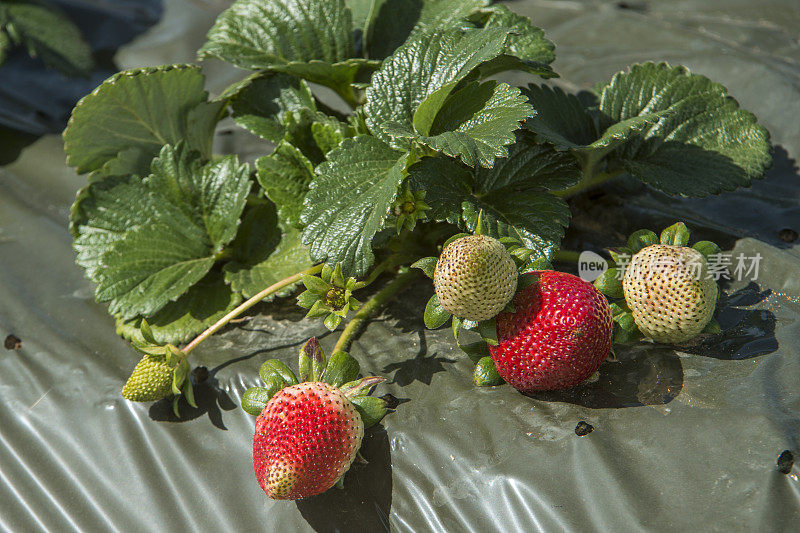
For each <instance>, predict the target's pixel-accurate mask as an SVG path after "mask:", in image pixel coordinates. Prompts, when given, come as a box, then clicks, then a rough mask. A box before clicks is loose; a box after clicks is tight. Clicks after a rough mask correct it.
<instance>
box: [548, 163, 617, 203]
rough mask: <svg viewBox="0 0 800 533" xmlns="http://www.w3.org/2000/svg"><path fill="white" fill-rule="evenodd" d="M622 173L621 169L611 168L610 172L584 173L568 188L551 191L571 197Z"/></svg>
mask: <svg viewBox="0 0 800 533" xmlns="http://www.w3.org/2000/svg"><path fill="white" fill-rule="evenodd" d="M620 174H622V170H613V171H610V172H600V173H598V174H595V175H593V176H588V175H585V176H584V178H583V179H582V180H581V181H580V182H578V183H576V184H575V185H573V186H572V187H570V188H568V189H564V190H563V191H553V194H555V195H556V196H560V197H561V198H565V199H566V198H572V197H573V196H575V195H577V194H579V193H582V192H583V191H586V190H588V189H593V188H595V187H597V186H598V185H601V184H603V183H605V182H607V181H610V180H612V179H614V178H616V177H617V176H619V175H620Z"/></svg>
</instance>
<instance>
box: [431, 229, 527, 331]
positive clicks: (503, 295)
mask: <svg viewBox="0 0 800 533" xmlns="http://www.w3.org/2000/svg"><path fill="white" fill-rule="evenodd" d="M433 286H434V288H435V289H436V296H437V297H438V299H439V303H440V304H441V305H442V307H444V308H445V309H446V310H447V311H449V312H450V313H452V314H453V315H455V316H457V317H459V318H465V319H467V320H475V321H481V320H488V319H490V318H492V317H494V316H496V315H497V314H498V313H499V312H500V311H502V310H503V308H505V306H506V305H508V302H510V301H511V298H512V297H513V296H514V292H515V291H516V290H517V267H516V264H515V263H514V260H513V259H512V258H511V255H510V254H509V253H508V251H507V250H506V249H505V247H504V246H503V245H502V243H500V241H498V240H497V239H493V238H492V237H487V236H485V235H470V236H467V237H461V238H460V239H456V240H454V241H453V242H451V243H450V244H448V245H447V246H446V247H445V249H444V250H443V251H442V255H441V256H440V257H439V261H438V262H437V263H436V270H435V271H434V274H433Z"/></svg>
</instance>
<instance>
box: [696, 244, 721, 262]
mask: <svg viewBox="0 0 800 533" xmlns="http://www.w3.org/2000/svg"><path fill="white" fill-rule="evenodd" d="M692 248H694V249H695V250H697V251H698V252H700V253H701V254H703V257H705V258H706V259H708V256H710V255H714V254H718V253H720V252H721V251H722V249H721V248H720V247H719V246H718V245H717V244H715V243H713V242H711V241H697V242H696V243H694V244H693V245H692Z"/></svg>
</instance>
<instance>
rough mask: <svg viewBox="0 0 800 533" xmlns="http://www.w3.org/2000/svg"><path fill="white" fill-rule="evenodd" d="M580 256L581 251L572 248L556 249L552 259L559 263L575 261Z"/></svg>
mask: <svg viewBox="0 0 800 533" xmlns="http://www.w3.org/2000/svg"><path fill="white" fill-rule="evenodd" d="M580 256H581V253H580V252H576V251H574V250H558V251H557V252H556V256H555V257H554V258H553V260H554V261H558V262H560V263H577V262H578V258H579V257H580Z"/></svg>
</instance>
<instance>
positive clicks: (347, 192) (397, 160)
mask: <svg viewBox="0 0 800 533" xmlns="http://www.w3.org/2000/svg"><path fill="white" fill-rule="evenodd" d="M406 157H407V156H406V155H405V154H401V153H399V152H396V151H394V150H392V149H391V148H390V147H389V146H388V145H387V144H385V143H383V142H381V141H380V140H379V139H377V138H375V137H369V136H359V137H354V138H352V139H345V140H344V142H342V144H341V146H340V147H339V148H336V149H335V150H333V151H331V152H330V153H329V154H328V160H327V161H326V162H325V163H323V164H322V165H320V166H319V167H318V168H317V173H318V176H317V178H316V179H314V181H312V182H311V188H310V190H309V191H308V194H307V195H306V200H305V208H304V209H303V212H302V214H301V217H300V221H301V223H303V224H305V225H306V227H305V229H304V230H303V241H302V242H303V243H304V244H308V245H310V246H311V258H312V259H313V260H314V261H315V262H322V261H325V262H327V263H329V264H334V263H338V262H340V263H342V270H343V271H344V272H345V275H346V276H347V277H357V276H362V275H364V274H366V273H367V271H368V269H369V267H370V266H371V265H372V263H373V262H374V260H375V256H374V255H373V252H372V246H371V243H372V239H373V237H374V236H375V234H376V233H377V232H378V231H379V230H381V229H382V228H383V226H384V222H385V220H386V219H387V217H388V216H389V212H390V208H391V206H392V202H394V199H395V197H396V196H397V189H398V186H399V185H400V183H401V182H402V180H403V169H404V167H405V161H406Z"/></svg>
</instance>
